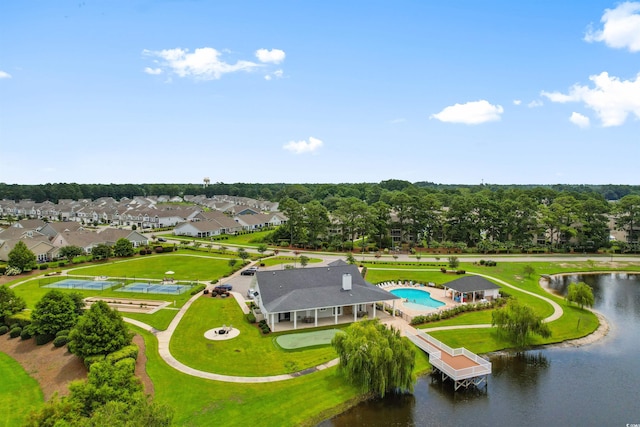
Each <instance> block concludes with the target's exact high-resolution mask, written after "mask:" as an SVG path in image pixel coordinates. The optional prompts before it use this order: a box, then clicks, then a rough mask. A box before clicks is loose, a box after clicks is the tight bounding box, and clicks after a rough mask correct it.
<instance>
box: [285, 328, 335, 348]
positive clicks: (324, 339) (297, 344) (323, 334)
mask: <svg viewBox="0 0 640 427" xmlns="http://www.w3.org/2000/svg"><path fill="white" fill-rule="evenodd" d="M338 332H341V331H340V329H323V330H321V331H313V332H300V333H297V334H286V335H279V336H278V337H276V342H277V343H278V345H279V346H280V347H282V348H284V349H286V350H293V349H297V348H303V347H312V346H315V345H326V344H331V340H332V339H333V337H334V336H335V335H336V334H337V333H338Z"/></svg>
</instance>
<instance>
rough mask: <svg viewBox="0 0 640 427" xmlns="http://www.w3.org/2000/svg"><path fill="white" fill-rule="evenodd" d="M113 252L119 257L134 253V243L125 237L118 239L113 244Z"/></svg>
mask: <svg viewBox="0 0 640 427" xmlns="http://www.w3.org/2000/svg"><path fill="white" fill-rule="evenodd" d="M113 254H114V255H115V256H117V257H127V256H132V255H133V243H131V241H130V240H127V239H125V238H124V237H123V238H121V239H118V240H117V241H116V244H115V245H114V246H113Z"/></svg>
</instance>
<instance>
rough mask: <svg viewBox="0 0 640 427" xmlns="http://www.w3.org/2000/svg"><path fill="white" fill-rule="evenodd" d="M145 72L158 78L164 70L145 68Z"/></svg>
mask: <svg viewBox="0 0 640 427" xmlns="http://www.w3.org/2000/svg"><path fill="white" fill-rule="evenodd" d="M144 72H145V73H147V74H151V75H153V76H157V75H158V74H162V69H161V68H150V67H145V69H144Z"/></svg>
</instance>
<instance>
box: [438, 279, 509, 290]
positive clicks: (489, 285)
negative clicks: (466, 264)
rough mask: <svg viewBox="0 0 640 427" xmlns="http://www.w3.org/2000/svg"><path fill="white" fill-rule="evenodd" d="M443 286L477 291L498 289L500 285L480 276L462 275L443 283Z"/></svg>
mask: <svg viewBox="0 0 640 427" xmlns="http://www.w3.org/2000/svg"><path fill="white" fill-rule="evenodd" d="M444 286H446V287H448V288H451V289H453V290H455V291H458V292H477V291H488V290H491V289H500V286H498V285H496V284H495V283H493V282H490V281H488V280H487V279H485V278H484V277H482V276H464V277H461V278H459V279H456V280H453V281H451V282H449V283H445V284H444Z"/></svg>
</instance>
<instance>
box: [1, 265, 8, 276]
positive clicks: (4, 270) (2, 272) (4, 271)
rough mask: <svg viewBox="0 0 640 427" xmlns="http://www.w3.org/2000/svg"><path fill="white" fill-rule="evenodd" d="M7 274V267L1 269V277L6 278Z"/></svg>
mask: <svg viewBox="0 0 640 427" xmlns="http://www.w3.org/2000/svg"><path fill="white" fill-rule="evenodd" d="M6 272H7V267H5V266H2V267H0V276H4V273H6Z"/></svg>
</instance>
